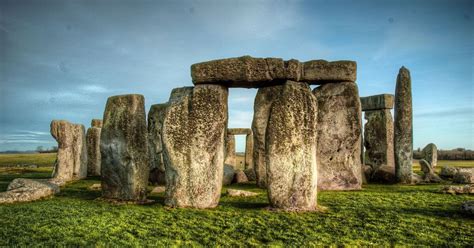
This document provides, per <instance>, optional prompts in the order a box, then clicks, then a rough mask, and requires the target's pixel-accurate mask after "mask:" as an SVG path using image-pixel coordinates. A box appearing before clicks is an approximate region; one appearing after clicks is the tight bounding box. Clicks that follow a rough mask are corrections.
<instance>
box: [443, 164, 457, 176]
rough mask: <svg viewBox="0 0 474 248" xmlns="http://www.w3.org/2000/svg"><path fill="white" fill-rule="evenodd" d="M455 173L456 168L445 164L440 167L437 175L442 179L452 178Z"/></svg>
mask: <svg viewBox="0 0 474 248" xmlns="http://www.w3.org/2000/svg"><path fill="white" fill-rule="evenodd" d="M456 173H458V168H456V167H452V166H447V165H445V166H443V167H441V171H440V172H439V176H440V177H442V178H444V179H452V178H453V177H454V175H456Z"/></svg>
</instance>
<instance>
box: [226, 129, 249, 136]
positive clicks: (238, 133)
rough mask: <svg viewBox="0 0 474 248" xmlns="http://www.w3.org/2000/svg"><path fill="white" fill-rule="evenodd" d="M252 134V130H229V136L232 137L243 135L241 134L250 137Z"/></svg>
mask: <svg viewBox="0 0 474 248" xmlns="http://www.w3.org/2000/svg"><path fill="white" fill-rule="evenodd" d="M251 133H252V130H251V129H250V128H228V129H227V134H232V135H241V134H246V135H249V134H251Z"/></svg>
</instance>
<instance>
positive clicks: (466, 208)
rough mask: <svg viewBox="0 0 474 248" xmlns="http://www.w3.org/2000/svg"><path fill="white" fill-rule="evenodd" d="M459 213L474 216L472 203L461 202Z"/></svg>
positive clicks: (473, 204)
mask: <svg viewBox="0 0 474 248" xmlns="http://www.w3.org/2000/svg"><path fill="white" fill-rule="evenodd" d="M461 211H462V212H464V213H466V214H468V215H474V201H465V202H463V203H462V205H461Z"/></svg>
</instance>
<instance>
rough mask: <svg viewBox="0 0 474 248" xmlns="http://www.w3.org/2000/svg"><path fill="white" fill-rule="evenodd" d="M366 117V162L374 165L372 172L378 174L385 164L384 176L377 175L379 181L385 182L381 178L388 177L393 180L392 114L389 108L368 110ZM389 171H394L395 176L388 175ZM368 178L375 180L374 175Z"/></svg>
mask: <svg viewBox="0 0 474 248" xmlns="http://www.w3.org/2000/svg"><path fill="white" fill-rule="evenodd" d="M364 118H365V119H366V120H367V123H366V124H365V126H364V146H365V150H366V156H367V158H366V161H365V164H366V165H370V166H371V167H372V174H377V170H378V169H379V168H380V167H381V166H385V167H384V171H383V172H381V174H382V175H383V176H380V175H379V176H377V181H378V182H383V181H380V180H381V179H384V178H386V179H390V182H392V179H393V177H394V176H395V161H394V154H393V120H392V114H391V113H390V110H388V109H385V110H375V111H366V112H365V117H364ZM389 172H393V176H388V175H387V173H389ZM368 180H369V181H373V180H372V176H370V177H369V178H368Z"/></svg>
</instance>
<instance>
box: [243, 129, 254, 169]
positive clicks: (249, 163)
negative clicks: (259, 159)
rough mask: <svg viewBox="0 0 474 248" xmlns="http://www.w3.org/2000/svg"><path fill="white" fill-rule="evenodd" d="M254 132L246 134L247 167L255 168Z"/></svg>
mask: <svg viewBox="0 0 474 248" xmlns="http://www.w3.org/2000/svg"><path fill="white" fill-rule="evenodd" d="M253 168H254V167H253V134H252V133H249V134H247V136H245V169H253Z"/></svg>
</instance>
